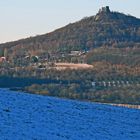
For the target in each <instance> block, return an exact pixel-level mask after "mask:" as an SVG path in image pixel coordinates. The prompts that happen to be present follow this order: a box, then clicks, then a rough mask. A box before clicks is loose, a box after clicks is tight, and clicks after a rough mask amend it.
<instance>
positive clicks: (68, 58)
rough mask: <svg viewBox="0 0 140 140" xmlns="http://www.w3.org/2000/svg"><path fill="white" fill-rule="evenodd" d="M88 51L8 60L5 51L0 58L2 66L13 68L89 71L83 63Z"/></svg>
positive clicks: (48, 53)
mask: <svg viewBox="0 0 140 140" xmlns="http://www.w3.org/2000/svg"><path fill="white" fill-rule="evenodd" d="M87 53H88V51H70V53H50V52H47V53H46V54H45V55H40V56H39V55H33V54H28V55H23V56H16V57H13V58H10V57H9V55H8V53H7V50H4V55H3V56H1V57H0V64H1V65H2V66H8V67H9V66H11V67H12V68H14V67H33V68H36V69H46V70H47V69H57V70H64V69H89V68H93V66H92V65H89V64H87V63H86V62H85V57H86V54H87Z"/></svg>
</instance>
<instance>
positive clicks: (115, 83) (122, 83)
mask: <svg viewBox="0 0 140 140" xmlns="http://www.w3.org/2000/svg"><path fill="white" fill-rule="evenodd" d="M91 85H92V86H93V87H97V86H99V87H122V86H131V85H140V81H108V82H105V81H98V82H94V81H93V82H91Z"/></svg>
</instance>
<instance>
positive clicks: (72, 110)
mask: <svg viewBox="0 0 140 140" xmlns="http://www.w3.org/2000/svg"><path fill="white" fill-rule="evenodd" d="M0 140H140V110H135V109H127V108H122V107H114V106H109V105H99V104H94V103H86V102H79V101H71V100H65V99H58V98H51V97H47V96H39V95H32V94H26V93H18V92H14V91H9V90H7V89H0Z"/></svg>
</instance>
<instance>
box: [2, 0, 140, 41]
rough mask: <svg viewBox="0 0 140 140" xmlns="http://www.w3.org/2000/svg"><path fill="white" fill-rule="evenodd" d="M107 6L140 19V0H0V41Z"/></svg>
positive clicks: (47, 28) (52, 27) (40, 31)
mask: <svg viewBox="0 0 140 140" xmlns="http://www.w3.org/2000/svg"><path fill="white" fill-rule="evenodd" d="M106 5H109V6H110V9H111V10H113V11H120V12H123V13H126V14H131V15H133V16H136V17H138V18H140V8H139V7H140V0H0V43H2V42H7V41H12V40H17V39H20V38H26V37H29V36H35V35H38V34H44V33H47V32H50V31H53V30H55V29H57V28H59V27H62V26H64V25H67V24H69V23H72V22H75V21H77V20H80V19H81V18H83V17H85V16H91V15H95V14H96V13H97V12H98V10H99V8H101V7H102V6H106Z"/></svg>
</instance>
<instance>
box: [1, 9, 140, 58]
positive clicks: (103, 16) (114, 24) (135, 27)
mask: <svg viewBox="0 0 140 140" xmlns="http://www.w3.org/2000/svg"><path fill="white" fill-rule="evenodd" d="M103 46H104V47H118V48H123V47H140V19H138V18H135V17H133V16H130V15H125V14H123V13H119V12H112V11H110V9H109V7H103V8H102V9H100V10H99V12H98V13H97V14H96V15H95V16H91V17H85V18H83V19H82V20H80V21H78V22H75V23H72V24H68V25H67V26H65V27H62V28H60V29H58V30H55V31H54V32H51V33H48V34H44V35H40V36H36V37H30V38H27V39H22V40H19V41H15V42H9V43H5V44H0V48H1V50H2V48H5V47H8V48H9V49H8V50H9V52H10V54H11V55H12V54H14V55H15V54H21V55H25V54H26V53H27V51H28V53H29V52H37V53H38V54H41V53H42V52H44V51H48V50H49V51H53V52H55V51H57V52H59V51H60V52H61V51H62V52H64V51H70V50H85V49H87V50H90V49H92V48H97V47H103Z"/></svg>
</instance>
